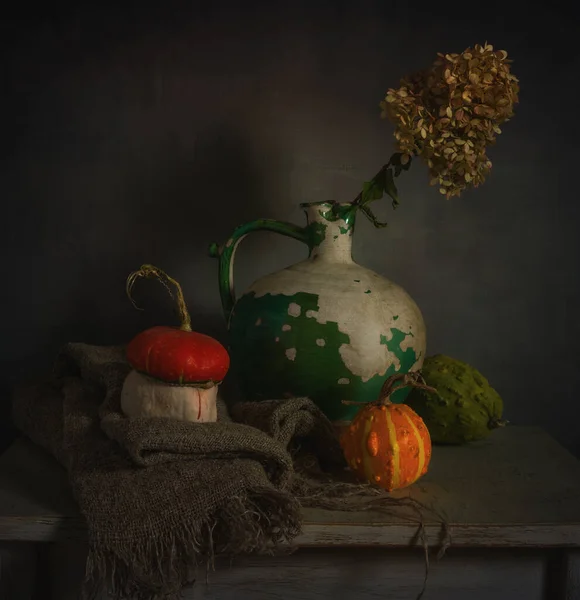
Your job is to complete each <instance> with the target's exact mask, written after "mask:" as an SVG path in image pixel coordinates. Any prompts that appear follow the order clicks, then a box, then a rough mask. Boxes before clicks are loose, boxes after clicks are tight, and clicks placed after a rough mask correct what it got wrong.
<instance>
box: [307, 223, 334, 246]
mask: <svg viewBox="0 0 580 600" xmlns="http://www.w3.org/2000/svg"><path fill="white" fill-rule="evenodd" d="M327 227H328V225H326V224H325V223H318V222H314V223H309V224H308V225H306V227H305V228H304V229H305V230H306V235H307V237H308V247H309V248H310V250H311V251H312V249H313V248H316V246H320V244H322V242H323V241H324V238H325V237H326V228H327Z"/></svg>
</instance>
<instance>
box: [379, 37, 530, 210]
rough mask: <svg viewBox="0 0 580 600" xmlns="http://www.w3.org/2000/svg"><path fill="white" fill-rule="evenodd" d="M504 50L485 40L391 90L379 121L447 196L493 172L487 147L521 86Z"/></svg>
mask: <svg viewBox="0 0 580 600" xmlns="http://www.w3.org/2000/svg"><path fill="white" fill-rule="evenodd" d="M510 63H511V61H508V60H507V52H505V51H504V50H496V51H494V49H493V46H491V44H488V43H487V42H486V43H485V44H484V45H483V46H482V45H479V44H476V45H475V46H474V47H473V48H467V49H466V50H465V51H464V52H462V53H461V54H443V53H438V54H437V58H436V60H435V61H434V63H433V64H432V66H431V67H430V68H428V69H426V70H424V71H421V72H419V73H415V74H413V75H411V76H409V77H407V78H405V79H403V80H402V81H401V86H400V87H399V88H398V89H389V90H388V91H387V94H386V97H385V100H384V101H383V102H381V105H380V107H381V109H382V115H381V116H383V117H388V118H389V119H390V120H391V121H392V122H393V123H394V125H395V132H394V135H395V139H396V145H397V147H398V150H399V151H400V152H402V153H403V155H405V156H411V155H413V154H415V155H419V156H421V158H423V159H424V160H425V161H426V163H427V165H428V167H429V171H430V175H431V184H432V185H436V184H439V185H440V186H441V189H440V191H441V193H442V194H445V195H446V197H447V198H450V197H453V196H458V195H460V193H461V192H462V191H463V190H464V189H465V188H466V187H468V185H471V186H473V187H477V186H478V185H480V184H481V183H483V181H484V180H485V178H486V176H487V175H488V173H489V171H490V169H491V161H490V160H489V158H488V157H487V154H486V151H487V147H488V146H490V145H492V144H494V143H495V140H496V136H497V135H499V134H500V133H501V129H500V125H501V124H502V123H504V122H505V121H508V120H509V119H510V118H511V117H512V116H513V108H514V105H515V104H517V103H518V94H519V82H518V79H517V78H516V77H515V76H514V75H513V74H512V73H511V71H510Z"/></svg>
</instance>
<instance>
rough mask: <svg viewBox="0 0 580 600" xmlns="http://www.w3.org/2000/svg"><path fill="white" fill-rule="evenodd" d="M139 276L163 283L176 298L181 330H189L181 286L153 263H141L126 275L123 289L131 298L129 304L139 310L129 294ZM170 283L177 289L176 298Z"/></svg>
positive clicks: (189, 322)
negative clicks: (136, 268)
mask: <svg viewBox="0 0 580 600" xmlns="http://www.w3.org/2000/svg"><path fill="white" fill-rule="evenodd" d="M140 277H145V278H147V277H152V278H154V279H157V280H158V281H159V282H161V283H162V284H163V286H164V287H165V289H166V290H167V291H168V292H169V295H170V296H171V297H172V298H175V299H176V300H177V310H178V311H179V318H180V319H181V327H180V329H181V330H182V331H191V318H190V316H189V311H188V310H187V306H186V304H185V298H184V296H183V290H182V289H181V286H180V285H179V283H178V282H177V281H176V280H175V279H173V277H169V275H167V273H165V272H164V271H162V270H161V269H159V268H157V267H155V266H153V265H141V268H140V269H139V270H138V271H133V273H131V274H130V275H129V277H127V284H126V286H125V290H126V292H127V296H128V297H129V300H131V304H133V306H134V307H135V308H136V309H138V310H141V309H140V308H139V307H138V306H137V304H135V301H134V300H133V297H132V296H131V292H132V291H133V286H134V285H135V282H136V281H137V279H139V278H140ZM170 285H173V286H174V287H175V289H176V290H177V294H176V295H177V298H176V297H175V295H174V293H173V292H172V290H171V287H170Z"/></svg>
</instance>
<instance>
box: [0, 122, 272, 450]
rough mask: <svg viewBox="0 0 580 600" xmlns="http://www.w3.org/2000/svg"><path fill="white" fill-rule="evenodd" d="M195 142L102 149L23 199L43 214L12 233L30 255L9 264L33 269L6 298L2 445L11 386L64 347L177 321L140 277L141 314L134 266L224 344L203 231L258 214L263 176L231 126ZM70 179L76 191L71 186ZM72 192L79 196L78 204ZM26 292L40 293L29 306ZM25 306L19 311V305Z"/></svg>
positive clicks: (217, 232)
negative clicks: (161, 279)
mask: <svg viewBox="0 0 580 600" xmlns="http://www.w3.org/2000/svg"><path fill="white" fill-rule="evenodd" d="M195 139H196V144H195V149H194V151H192V149H191V148H188V147H184V145H181V144H180V143H179V139H176V138H175V137H171V136H169V139H166V140H163V141H162V142H161V143H159V142H158V141H156V142H155V143H152V144H151V145H150V146H144V147H142V148H141V149H140V152H139V154H138V155H131V154H130V153H127V156H126V158H125V159H124V161H119V160H118V159H119V155H120V154H121V153H116V155H115V156H113V158H112V159H111V162H110V163H109V162H108V159H107V157H106V156H101V157H99V159H98V160H97V161H95V163H96V164H95V166H94V167H93V168H91V169H89V171H88V172H87V171H86V170H85V171H84V172H83V173H82V178H84V180H83V181H82V182H81V181H80V178H75V176H74V174H73V175H71V178H70V180H69V181H68V182H67V186H68V192H69V193H68V194H66V193H65V194H62V193H60V190H58V189H55V187H56V186H55V187H51V185H50V184H48V185H46V186H44V187H43V189H42V190H38V189H37V190H36V191H37V192H40V193H38V194H34V195H33V196H30V197H29V198H28V199H27V200H28V202H33V203H34V210H35V211H38V212H41V213H42V215H43V216H42V217H41V219H40V221H41V222H42V224H43V226H42V228H41V231H40V232H39V231H34V230H33V231H31V234H30V235H29V236H27V237H26V239H25V240H22V239H21V240H20V241H21V243H25V244H26V245H27V247H28V249H29V253H28V255H25V256H20V257H18V261H17V262H18V264H15V265H14V269H15V270H16V271H17V272H18V273H30V272H36V273H39V274H41V276H40V277H39V278H38V279H35V280H34V281H30V280H27V279H24V281H22V288H23V289H22V291H23V292H24V299H23V298H22V297H16V296H14V297H13V298H12V302H13V303H14V305H13V306H12V307H11V310H10V312H11V313H12V314H13V315H14V319H13V320H12V322H11V323H9V324H8V326H7V328H8V330H9V331H8V338H9V339H12V340H13V343H12V347H11V348H10V349H8V348H7V350H8V353H3V354H4V356H3V357H2V367H1V369H2V376H1V379H0V384H1V386H2V391H3V392H4V393H3V394H2V398H3V399H2V402H1V403H0V410H1V414H0V423H1V424H2V426H1V427H2V430H0V440H1V441H0V446H3V447H5V446H6V444H8V442H9V440H10V438H11V436H12V433H13V431H12V428H11V426H10V424H9V421H10V419H9V410H10V408H9V402H8V399H9V395H10V388H11V386H12V384H14V383H15V382H17V381H22V380H25V379H28V378H29V377H36V376H38V375H41V374H42V373H46V372H48V370H49V369H50V368H51V365H52V363H53V361H54V357H55V354H56V352H58V349H59V347H61V346H62V344H64V343H66V342H70V341H83V342H87V343H94V344H105V345H106V344H118V343H124V342H126V341H127V340H129V339H131V337H132V336H134V335H135V334H136V333H137V332H138V331H141V330H143V329H145V328H147V327H150V326H153V325H158V324H178V317H177V312H176V311H175V309H174V305H173V303H172V300H171V298H170V297H169V295H168V294H167V292H166V290H165V289H164V288H163V286H161V285H159V284H158V283H156V282H154V281H143V280H141V281H140V282H139V283H138V284H137V285H136V287H135V290H134V298H135V300H136V302H137V304H138V306H139V307H140V308H142V309H143V310H142V311H136V310H135V309H134V308H133V306H132V305H131V303H130V302H129V300H128V298H127V297H126V295H125V280H126V277H127V275H128V274H129V273H130V272H131V271H132V270H134V269H136V268H138V267H139V266H140V265H141V264H142V263H144V262H150V263H153V264H155V265H157V266H159V267H161V268H163V269H164V270H165V271H167V272H168V273H169V274H171V275H172V276H173V277H174V278H176V279H177V280H178V281H180V283H181V284H182V286H183V289H184V293H185V296H186V299H187V302H188V307H189V309H190V312H191V317H192V326H193V328H194V329H197V330H200V331H203V332H204V333H207V334H209V335H212V336H214V337H217V338H218V339H221V340H222V341H224V336H225V323H224V321H223V318H222V317H221V315H220V313H219V311H218V310H216V309H217V308H218V307H219V293H218V282H217V263H216V261H215V260H213V259H211V258H209V256H208V254H207V239H208V237H209V238H210V239H211V238H213V239H216V240H220V241H223V240H222V239H221V238H225V237H226V236H227V233H226V232H228V231H229V230H231V229H233V227H235V225H237V224H238V223H239V222H242V221H244V220H247V215H248V214H260V213H263V212H265V211H266V209H265V207H263V206H262V205H261V192H260V189H261V185H260V182H261V181H262V179H263V174H262V173H260V171H259V170H258V169H257V167H256V165H255V164H254V163H253V160H252V150H251V147H250V146H249V143H248V142H247V140H246V139H245V136H244V135H243V134H242V133H240V132H239V131H236V129H235V128H234V127H231V126H229V125H227V124H225V123H221V124H220V123H218V124H212V125H208V126H207V127H206V128H205V129H203V130H201V131H199V132H198V133H197V134H196V137H195ZM69 158H70V161H71V162H73V163H74V161H75V158H74V153H71V155H69V156H67V155H64V156H62V155H61V158H60V164H58V165H57V168H58V171H59V172H60V173H64V172H66V171H67V170H68V169H69V168H70V170H71V172H74V165H73V166H72V168H71V165H70V164H69V161H68V159H69ZM112 163H114V164H112ZM226 167H227V168H226ZM113 169H116V170H117V171H118V174H117V176H118V177H119V178H120V180H121V182H122V184H121V185H120V186H119V184H118V179H117V180H113V179H112V178H111V179H110V180H109V181H106V180H103V179H102V178H100V175H101V174H102V173H103V171H105V172H110V171H111V170H113ZM91 171H92V172H91ZM76 184H78V186H79V188H84V189H83V190H82V191H81V190H80V189H78V188H77V189H75V185H76ZM233 188H235V198H233V197H232V196H233V195H234V194H233V193H232V192H231V190H232V189H233ZM87 190H90V193H89V194H88V195H87V194H85V193H84V192H86V191H87ZM79 197H80V198H84V200H83V201H82V204H81V205H79V202H78V198H79ZM25 205H26V202H22V204H21V206H25ZM24 221H25V219H22V221H20V222H24ZM24 235H26V233H24ZM207 271H210V272H211V273H212V274H211V275H209V276H208V275H207V274H205V272H207ZM208 281H211V282H212V286H210V285H208V284H207V282H208ZM26 286H28V289H26ZM32 286H34V289H32ZM36 294H37V295H38V296H40V295H41V296H42V297H43V298H44V299H45V301H44V302H39V301H38V296H37V295H36ZM26 302H30V303H31V306H30V309H29V310H27V308H26V307H24V310H23V307H22V305H23V304H25V303H26ZM32 305H34V306H32ZM25 314H32V315H33V316H32V317H31V319H32V321H33V323H32V325H33V331H34V335H32V331H28V330H26V328H25V326H24V324H23V323H22V322H21V320H20V319H21V317H22V316H23V315H25ZM18 329H20V330H21V331H22V332H23V333H22V335H20V336H19V335H18ZM19 340H20V341H19ZM0 449H1V448H0Z"/></svg>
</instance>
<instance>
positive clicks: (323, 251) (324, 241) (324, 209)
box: [300, 201, 356, 264]
mask: <svg viewBox="0 0 580 600" xmlns="http://www.w3.org/2000/svg"><path fill="white" fill-rule="evenodd" d="M300 206H301V207H302V209H303V210H304V212H305V213H306V218H307V220H308V225H307V229H308V230H309V231H310V236H311V243H310V247H311V250H310V258H311V259H312V260H317V261H322V262H331V263H343V264H345V263H352V262H353V260H352V235H353V233H354V225H355V215H356V208H355V207H354V206H353V205H352V204H350V203H345V204H341V203H338V202H331V201H328V202H310V203H304V204H301V205H300Z"/></svg>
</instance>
